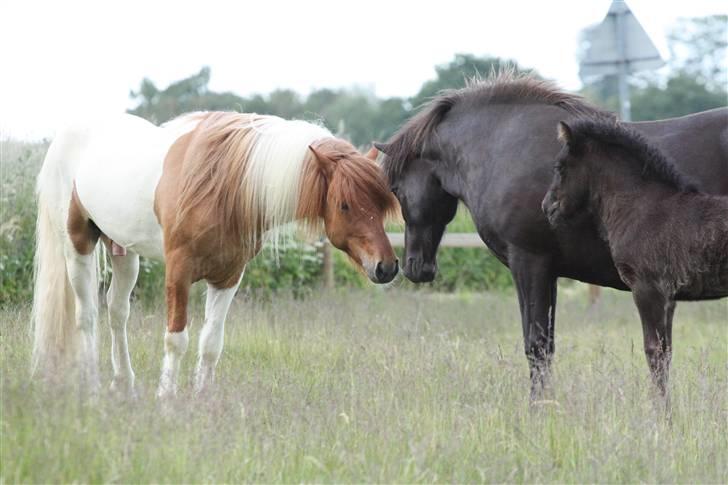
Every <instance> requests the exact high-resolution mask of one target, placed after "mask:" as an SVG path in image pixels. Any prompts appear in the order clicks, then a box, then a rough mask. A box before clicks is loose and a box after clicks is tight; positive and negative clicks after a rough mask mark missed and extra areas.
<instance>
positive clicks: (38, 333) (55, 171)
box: [31, 146, 98, 381]
mask: <svg viewBox="0 0 728 485" xmlns="http://www.w3.org/2000/svg"><path fill="white" fill-rule="evenodd" d="M53 148H58V147H53V146H52V147H51V149H50V150H49V153H48V155H47V156H46V160H45V161H44V163H43V168H42V169H41V173H40V175H39V176H38V220H37V226H36V250H35V275H34V276H35V287H34V292H33V313H32V325H33V333H34V338H33V357H32V363H31V369H32V373H33V375H37V376H40V377H42V378H45V379H51V380H54V381H55V380H65V379H66V378H67V377H68V371H70V370H72V369H74V368H75V367H76V366H77V365H79V364H80V367H81V368H83V369H84V370H92V371H93V372H95V367H96V364H97V362H98V353H97V349H96V335H95V334H96V328H95V327H96V325H95V324H94V325H93V327H92V328H90V329H86V331H83V332H82V331H81V329H80V328H79V327H78V326H77V324H76V322H77V316H76V313H77V311H76V303H75V300H76V296H75V294H74V291H73V288H72V286H71V282H70V280H69V276H68V270H67V262H66V253H65V252H66V251H69V250H71V251H72V250H73V249H72V247H71V246H70V240H69V238H68V236H67V233H66V217H65V214H67V213H68V204H69V201H70V195H71V191H72V187H73V181H72V179H71V180H66V179H67V178H68V171H67V170H64V168H67V167H62V166H61V165H62V162H61V160H59V159H58V157H56V156H54V155H55V153H57V151H58V150H53ZM64 175H65V177H64ZM93 264H94V265H95V266H96V268H98V262H97V260H96V258H94V263H93ZM96 273H97V270H94V271H93V275H94V280H95V281H89V282H87V283H88V284H93V288H94V289H96V288H98V286H97V280H96V278H97V276H96ZM94 298H97V291H94ZM94 307H95V308H98V305H97V304H96V305H94Z"/></svg>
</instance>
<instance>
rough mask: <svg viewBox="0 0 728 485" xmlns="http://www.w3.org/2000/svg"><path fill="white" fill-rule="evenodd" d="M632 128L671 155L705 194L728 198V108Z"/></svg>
mask: <svg viewBox="0 0 728 485" xmlns="http://www.w3.org/2000/svg"><path fill="white" fill-rule="evenodd" d="M628 125H629V126H630V127H631V128H633V129H635V130H637V131H639V132H641V133H642V134H644V135H645V136H647V138H648V139H649V140H650V141H651V142H653V143H654V144H656V145H657V147H658V148H660V149H661V150H663V151H664V152H665V153H667V154H669V156H670V157H671V158H672V159H673V161H674V162H675V164H676V165H677V167H678V168H679V169H680V171H681V172H683V173H684V174H685V175H687V176H689V177H690V178H692V179H693V180H694V181H695V182H696V183H697V184H698V186H699V187H700V188H701V190H702V191H704V192H706V193H709V194H716V195H728V108H718V109H712V110H708V111H703V112H701V113H695V114H691V115H687V116H682V117H679V118H670V119H666V120H659V121H647V122H637V123H628Z"/></svg>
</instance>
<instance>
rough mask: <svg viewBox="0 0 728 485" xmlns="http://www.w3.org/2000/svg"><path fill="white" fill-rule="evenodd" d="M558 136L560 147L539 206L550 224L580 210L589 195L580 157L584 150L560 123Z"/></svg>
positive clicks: (586, 177)
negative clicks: (548, 183)
mask: <svg viewBox="0 0 728 485" xmlns="http://www.w3.org/2000/svg"><path fill="white" fill-rule="evenodd" d="M558 134H559V140H561V142H562V144H563V146H562V148H561V151H560V152H559V154H558V156H557V157H556V163H555V164H554V174H553V179H552V180H551V186H550V187H549V190H548V192H546V196H545V197H544V199H543V202H542V203H541V208H542V209H543V212H544V214H546V217H547V218H548V220H549V223H550V224H552V225H557V224H560V223H562V222H564V221H565V220H568V219H570V218H572V217H573V216H574V215H575V214H577V213H578V212H580V211H581V210H583V209H584V208H585V207H586V204H587V202H588V195H589V189H588V188H589V179H588V175H589V174H588V168H587V166H586V162H585V161H584V157H583V155H584V150H585V147H584V146H582V145H581V144H577V143H576V140H575V139H574V137H573V135H572V132H571V128H570V127H569V125H567V124H566V123H564V122H563V121H562V122H560V123H559V131H558Z"/></svg>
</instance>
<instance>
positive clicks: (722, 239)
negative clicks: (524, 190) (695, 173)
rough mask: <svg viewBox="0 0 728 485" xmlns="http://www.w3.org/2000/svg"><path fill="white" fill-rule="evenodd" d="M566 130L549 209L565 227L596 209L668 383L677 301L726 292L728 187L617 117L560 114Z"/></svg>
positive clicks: (648, 347)
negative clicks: (708, 182)
mask: <svg viewBox="0 0 728 485" xmlns="http://www.w3.org/2000/svg"><path fill="white" fill-rule="evenodd" d="M559 138H560V139H561V140H562V142H563V144H564V146H563V149H562V150H561V153H559V155H558V157H557V159H556V164H555V167H554V175H553V181H552V183H551V187H550V188H549V191H548V192H547V193H546V196H545V197H544V200H543V203H542V208H543V211H544V213H545V214H546V216H547V217H548V219H549V222H550V223H551V224H552V225H554V226H557V227H558V226H560V225H564V224H568V223H569V222H570V221H573V220H575V219H576V218H578V217H581V215H583V214H584V213H586V214H589V216H590V217H593V218H594V222H595V223H596V225H597V226H598V227H599V233H600V234H601V237H602V238H603V239H604V240H605V242H607V244H608V245H609V250H610V253H611V255H612V258H613V259H614V264H615V265H616V267H617V271H619V276H620V277H621V279H622V281H623V282H624V284H625V285H626V286H627V287H629V289H630V290H632V296H633V298H634V302H635V304H636V305H637V309H638V310H639V314H640V318H641V319H642V330H643V334H644V348H645V354H646V356H647V362H648V364H649V366H650V371H651V372H652V376H653V379H654V381H655V383H656V384H657V386H658V388H659V389H660V390H661V391H662V392H663V393H665V392H666V385H667V379H668V373H669V366H670V355H671V353H672V317H673V314H674V312H675V301H676V300H708V299H715V298H722V297H726V296H728V197H726V196H720V195H708V194H704V193H700V192H698V190H697V189H696V187H695V185H693V183H692V181H690V180H689V179H687V178H686V177H685V176H684V175H682V174H681V173H680V172H679V171H678V170H677V168H676V167H675V165H673V163H672V162H671V161H670V160H669V159H668V158H667V157H666V156H665V155H664V154H663V153H662V152H660V151H659V150H658V149H656V148H655V147H653V146H652V145H650V144H649V143H648V142H647V141H646V139H645V138H644V137H643V136H642V135H640V134H638V133H637V132H635V131H633V130H630V129H628V128H626V127H624V126H622V125H620V124H619V123H616V122H614V121H603V120H601V121H600V120H590V119H586V120H577V121H575V122H573V123H569V124H567V123H564V122H561V123H560V124H559Z"/></svg>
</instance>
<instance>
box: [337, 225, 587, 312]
mask: <svg viewBox="0 0 728 485" xmlns="http://www.w3.org/2000/svg"><path fill="white" fill-rule="evenodd" d="M387 237H389V241H390V242H391V243H392V246H394V247H400V248H401V247H404V233H403V232H388V233H387ZM440 247H445V248H485V243H484V242H483V240H482V239H480V236H479V235H478V234H477V233H474V232H446V233H445V235H444V236H443V237H442V241H441V242H440ZM323 256H324V286H325V287H326V288H333V286H334V265H333V261H332V260H331V257H332V256H331V245H330V244H328V242H327V243H326V244H324V251H323ZM599 294H600V288H599V287H598V286H595V285H589V303H590V304H594V303H596V301H597V300H598V299H599Z"/></svg>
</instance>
